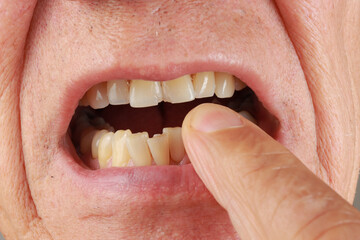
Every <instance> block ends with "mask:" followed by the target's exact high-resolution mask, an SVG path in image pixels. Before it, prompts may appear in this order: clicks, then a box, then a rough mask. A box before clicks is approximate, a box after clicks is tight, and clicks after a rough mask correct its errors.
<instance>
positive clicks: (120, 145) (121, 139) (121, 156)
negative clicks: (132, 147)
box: [112, 130, 131, 167]
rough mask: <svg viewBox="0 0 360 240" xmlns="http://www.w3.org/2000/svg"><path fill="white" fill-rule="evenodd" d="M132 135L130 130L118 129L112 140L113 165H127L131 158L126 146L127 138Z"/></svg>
mask: <svg viewBox="0 0 360 240" xmlns="http://www.w3.org/2000/svg"><path fill="white" fill-rule="evenodd" d="M130 135H131V131H130V130H126V131H124V130H118V131H116V133H115V135H114V137H113V142H112V166H113V167H126V166H127V164H128V163H129V160H130V155H129V152H128V149H127V146H126V139H127V138H128V136H130Z"/></svg>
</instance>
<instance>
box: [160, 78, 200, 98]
mask: <svg viewBox="0 0 360 240" xmlns="http://www.w3.org/2000/svg"><path fill="white" fill-rule="evenodd" d="M162 89H163V95H164V96H163V98H164V101H166V102H171V103H183V102H190V101H192V100H194V99H195V92H194V87H193V84H192V79H191V76H190V75H185V76H182V77H179V78H177V79H174V80H170V81H165V82H162Z"/></svg>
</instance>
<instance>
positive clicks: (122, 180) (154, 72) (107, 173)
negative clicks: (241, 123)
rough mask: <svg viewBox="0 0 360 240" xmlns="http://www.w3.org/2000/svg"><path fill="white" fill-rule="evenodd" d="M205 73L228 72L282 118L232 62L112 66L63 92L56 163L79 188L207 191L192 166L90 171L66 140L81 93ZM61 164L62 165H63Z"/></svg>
mask: <svg viewBox="0 0 360 240" xmlns="http://www.w3.org/2000/svg"><path fill="white" fill-rule="evenodd" d="M203 71H217V72H228V73H230V74H233V75H234V76H236V77H238V78H240V79H241V80H242V81H243V82H245V83H246V84H247V85H248V86H249V87H250V88H251V89H252V90H253V91H254V92H255V94H256V95H257V97H258V98H259V100H260V101H261V102H262V103H263V104H264V106H265V107H266V109H267V110H268V111H269V112H270V113H271V114H273V115H274V116H275V117H276V118H277V119H279V121H280V123H281V120H282V119H283V118H282V116H281V115H279V114H278V113H279V111H278V109H276V105H274V104H270V103H272V102H274V100H273V99H271V96H270V95H269V94H268V93H269V92H271V91H268V90H269V87H267V86H266V84H264V83H263V82H262V81H261V79H260V78H259V77H258V75H257V74H256V73H255V71H253V69H251V68H250V66H244V65H242V64H236V63H230V64H228V63H224V62H221V63H220V62H216V61H206V62H205V61H196V62H186V63H181V64H169V65H166V66H161V67H159V66H155V65H148V66H145V67H142V68H131V66H114V67H112V68H108V69H106V68H104V69H101V70H98V71H94V72H92V73H89V74H88V75H85V76H84V77H83V78H81V79H79V80H78V81H76V84H73V85H71V87H70V88H69V89H67V93H68V95H67V98H66V99H64V102H63V103H62V105H61V106H62V108H63V109H62V110H61V112H63V113H64V114H62V116H61V117H62V118H61V121H60V124H59V125H58V129H57V132H58V133H59V137H60V139H62V141H60V149H61V151H59V153H58V155H57V157H56V159H57V161H56V162H57V163H59V166H58V167H59V168H65V169H63V170H64V171H65V172H66V175H68V176H69V175H71V176H73V177H75V178H76V179H77V184H81V188H82V189H84V190H85V189H88V190H90V189H102V191H104V190H108V191H115V192H119V191H121V192H125V191H129V192H137V193H140V192H141V193H142V194H144V193H145V192H149V193H152V194H153V193H155V192H158V193H159V192H161V193H162V194H173V193H175V192H176V193H180V192H183V193H186V194H194V192H198V193H199V191H200V192H203V193H204V192H207V190H206V188H205V186H204V185H203V183H202V182H201V180H200V179H199V177H198V176H197V174H196V172H195V170H194V169H193V167H192V165H191V164H188V165H183V166H162V167H151V166H150V167H137V168H109V169H101V170H96V171H94V170H89V169H86V168H84V167H82V166H80V165H79V164H78V162H81V160H80V159H79V157H78V155H77V154H76V151H75V149H74V147H73V145H72V143H71V140H70V138H66V132H67V130H68V126H69V123H70V120H71V118H72V116H73V113H74V111H75V109H76V107H77V106H78V101H79V100H80V99H81V97H82V96H83V95H84V94H85V92H86V91H87V90H88V89H89V88H90V87H92V86H94V85H95V84H97V83H100V82H104V81H109V80H113V79H146V80H156V81H166V80H171V79H175V78H177V77H180V76H183V75H185V74H191V73H196V72H203ZM278 133H280V135H279V134H276V135H275V136H274V137H275V138H276V139H277V140H279V139H281V138H282V136H281V131H279V132H278ZM64 162H65V163H66V164H65V165H64Z"/></svg>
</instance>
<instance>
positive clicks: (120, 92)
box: [107, 80, 130, 105]
mask: <svg viewBox="0 0 360 240" xmlns="http://www.w3.org/2000/svg"><path fill="white" fill-rule="evenodd" d="M107 94H108V98H109V102H110V104H112V105H121V104H128V103H129V102H130V93H129V82H128V81H126V80H112V81H109V82H107Z"/></svg>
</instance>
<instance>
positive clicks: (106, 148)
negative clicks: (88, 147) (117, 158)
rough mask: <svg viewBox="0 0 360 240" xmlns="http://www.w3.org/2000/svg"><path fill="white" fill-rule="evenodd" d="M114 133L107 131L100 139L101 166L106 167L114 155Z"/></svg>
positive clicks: (99, 157) (99, 155)
mask: <svg viewBox="0 0 360 240" xmlns="http://www.w3.org/2000/svg"><path fill="white" fill-rule="evenodd" d="M113 136H114V133H113V132H108V133H105V134H104V135H103V136H102V137H101V138H100V141H99V149H98V159H99V165H100V168H106V166H107V165H108V162H109V160H110V158H111V156H112V139H113Z"/></svg>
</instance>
